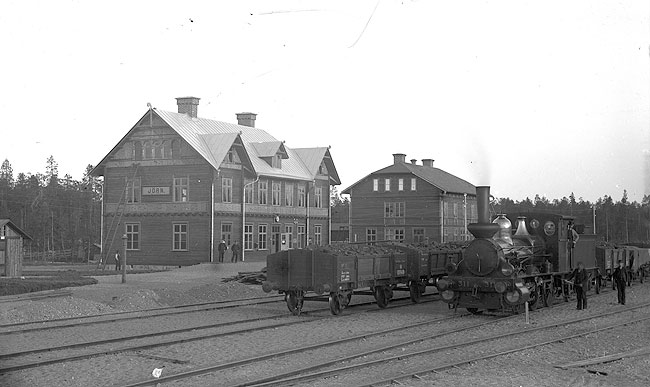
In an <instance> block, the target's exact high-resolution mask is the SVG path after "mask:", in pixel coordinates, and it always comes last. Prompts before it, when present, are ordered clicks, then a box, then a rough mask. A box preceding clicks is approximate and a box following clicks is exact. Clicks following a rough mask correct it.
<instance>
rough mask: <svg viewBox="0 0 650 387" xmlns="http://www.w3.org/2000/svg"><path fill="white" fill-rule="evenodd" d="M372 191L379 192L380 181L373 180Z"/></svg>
mask: <svg viewBox="0 0 650 387" xmlns="http://www.w3.org/2000/svg"><path fill="white" fill-rule="evenodd" d="M372 190H373V191H374V192H377V191H379V179H372Z"/></svg>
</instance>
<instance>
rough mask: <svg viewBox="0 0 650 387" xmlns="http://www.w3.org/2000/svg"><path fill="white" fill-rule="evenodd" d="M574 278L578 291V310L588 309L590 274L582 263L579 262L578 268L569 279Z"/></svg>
mask: <svg viewBox="0 0 650 387" xmlns="http://www.w3.org/2000/svg"><path fill="white" fill-rule="evenodd" d="M571 278H573V288H574V289H575V291H576V298H577V299H578V305H577V306H576V309H578V310H580V309H587V287H588V285H589V273H587V270H586V269H585V265H583V264H582V262H578V267H577V268H576V269H575V270H574V271H573V273H571V275H570V276H569V279H571Z"/></svg>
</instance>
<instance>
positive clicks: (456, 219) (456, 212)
mask: <svg viewBox="0 0 650 387" xmlns="http://www.w3.org/2000/svg"><path fill="white" fill-rule="evenodd" d="M454 224H458V203H454Z"/></svg>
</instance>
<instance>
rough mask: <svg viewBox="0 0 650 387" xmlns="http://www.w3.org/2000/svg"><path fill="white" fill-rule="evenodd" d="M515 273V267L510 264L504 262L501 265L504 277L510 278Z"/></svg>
mask: <svg viewBox="0 0 650 387" xmlns="http://www.w3.org/2000/svg"><path fill="white" fill-rule="evenodd" d="M514 272H515V268H514V266H512V265H511V264H509V263H508V262H504V263H503V264H502V265H501V274H503V275H504V276H506V277H510V276H511V275H512V273H514Z"/></svg>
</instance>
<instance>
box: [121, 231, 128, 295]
mask: <svg viewBox="0 0 650 387" xmlns="http://www.w3.org/2000/svg"><path fill="white" fill-rule="evenodd" d="M126 240H127V236H126V234H124V235H122V252H123V257H124V258H122V283H123V284H125V283H126Z"/></svg>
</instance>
